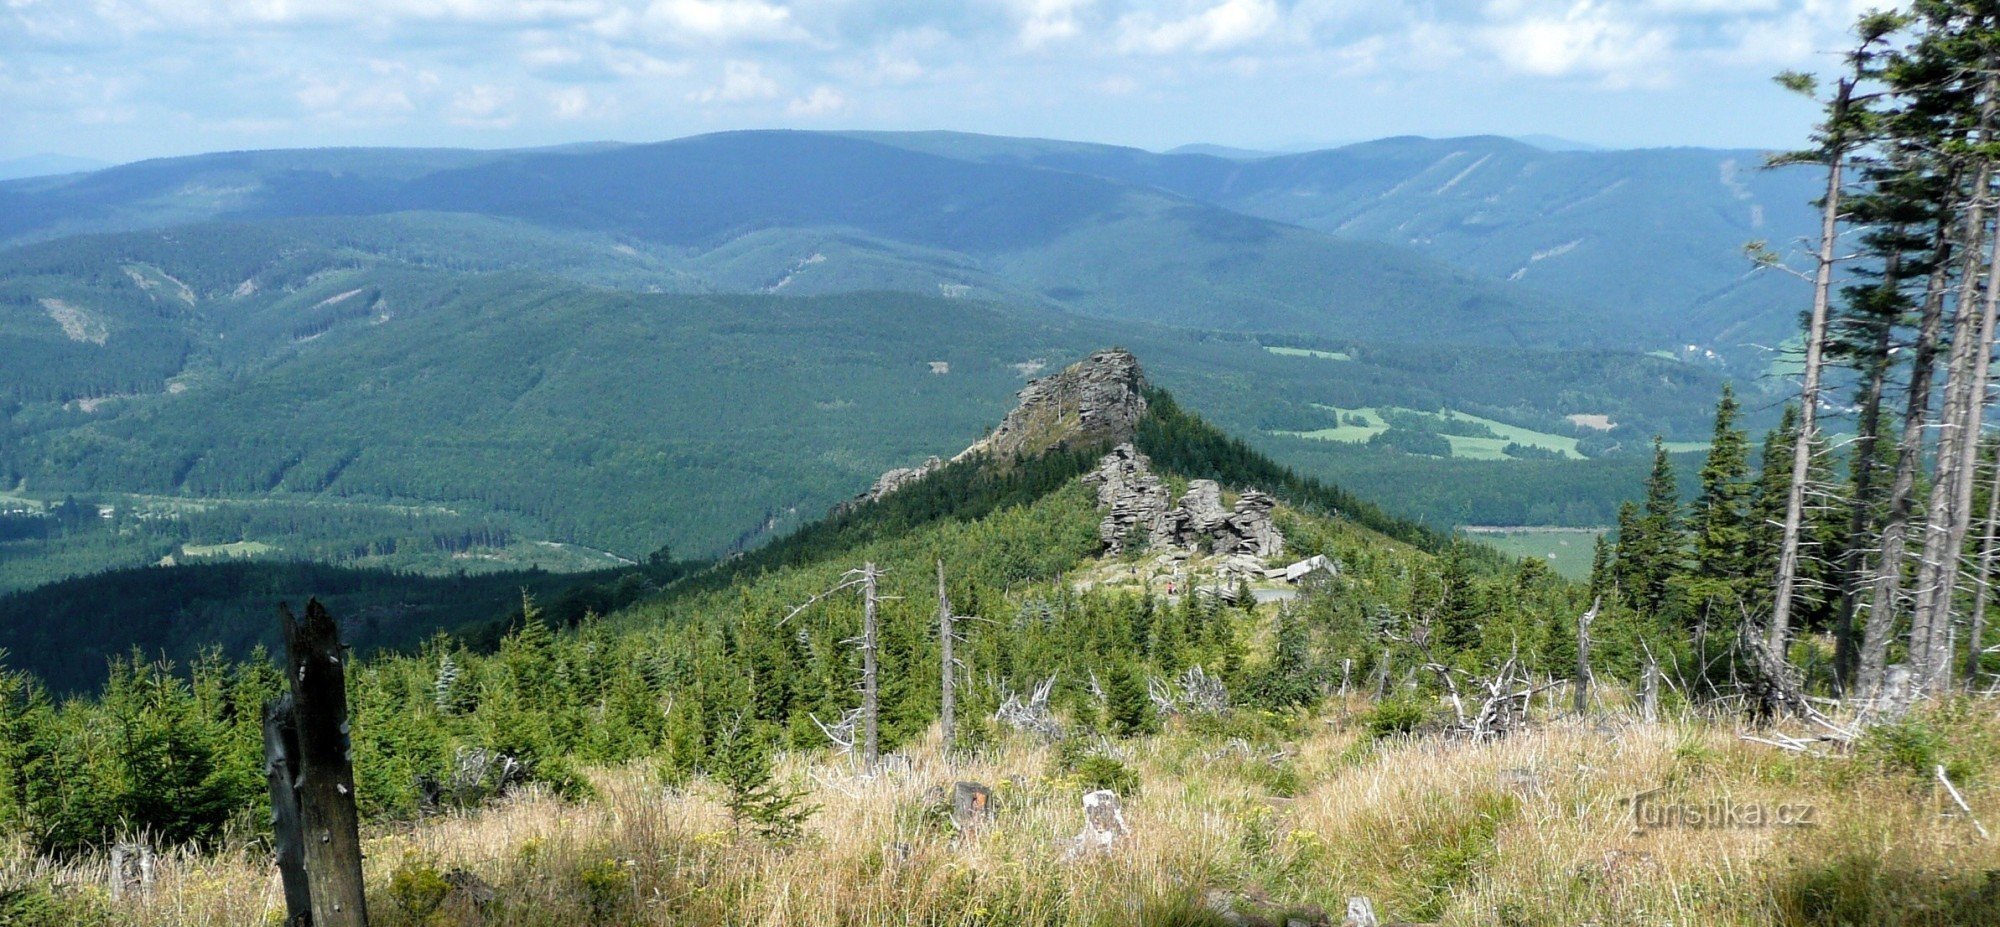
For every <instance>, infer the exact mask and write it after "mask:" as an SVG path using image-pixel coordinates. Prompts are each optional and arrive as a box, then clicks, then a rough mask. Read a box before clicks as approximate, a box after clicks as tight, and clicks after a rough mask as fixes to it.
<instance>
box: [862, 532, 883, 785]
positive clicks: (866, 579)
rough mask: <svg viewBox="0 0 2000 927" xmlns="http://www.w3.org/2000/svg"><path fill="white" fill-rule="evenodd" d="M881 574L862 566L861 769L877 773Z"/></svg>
mask: <svg viewBox="0 0 2000 927" xmlns="http://www.w3.org/2000/svg"><path fill="white" fill-rule="evenodd" d="M880 575H881V574H880V573H878V572H876V570H875V564H874V563H872V562H871V563H864V564H862V565H861V768H863V769H866V770H868V771H870V772H873V771H874V770H875V761H876V758H877V752H878V750H877V746H878V743H877V740H876V727H877V725H876V710H877V705H878V704H879V702H878V699H877V698H876V678H875V676H876V666H875V638H876V634H875V624H876V621H875V606H876V596H875V580H876V578H877V577H878V576H880Z"/></svg>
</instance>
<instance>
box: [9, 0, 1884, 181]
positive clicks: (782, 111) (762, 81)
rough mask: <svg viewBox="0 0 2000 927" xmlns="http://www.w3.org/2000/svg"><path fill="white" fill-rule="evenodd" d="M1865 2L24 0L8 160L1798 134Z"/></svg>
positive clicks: (13, 40) (15, 6) (1651, 142)
mask: <svg viewBox="0 0 2000 927" xmlns="http://www.w3.org/2000/svg"><path fill="white" fill-rule="evenodd" d="M1880 5H1882V2H1880V0H1878V2H1875V3H1869V2H1867V0H1860V2H1855V0H1156V2H1133V0H962V2H959V0H931V2H926V0H0V157H12V156H20V155H27V154H33V153H41V152H55V153H62V154H70V155H80V156H87V157H95V158H100V159H104V160H118V161H122V160H132V159H137V158H142V157H149V156H157V155H173V154H188V153H194V152H199V151H211V150H218V149H235V148H276V147H300V146H319V145H450V146H473V147H508V146H519V145H541V144H557V143H564V142H574V141H583V140H593V139H618V140H624V141H649V140H656V139H662V138H671V137H676V136H682V135H689V134H694V133H699V132H708V131H715V130H721V129H732V128H748V127H779V126H783V127H798V128H871V129H959V130H967V131H977V132H991V133H999V134H1009V135H1037V136H1047V137H1057V138H1074V139H1084V140H1090V141H1103V142H1114V143H1120V144H1130V145H1138V146H1142V147H1147V148H1154V149H1160V148H1169V147H1173V146H1175V145H1181V144H1186V143H1191V142H1213V143H1220V144H1227V145H1236V146H1244V147H1258V148H1292V147H1300V146H1306V145H1315V144H1328V143H1338V142H1342V141H1354V140H1360V139H1365V138H1375V137H1380V136H1385V135H1399V134H1419V135H1433V136H1442V135H1466V134H1476V133H1497V134H1509V135H1524V134H1533V133H1545V134H1550V135H1557V136H1564V137H1569V138H1575V139H1581V140H1584V141H1588V142H1593V143H1598V144H1604V145H1610V146H1618V147H1628V146H1660V145H1709V146H1742V147H1767V146H1783V145H1790V144H1795V143H1796V142H1797V141H1798V140H1799V139H1800V138H1802V137H1803V134H1804V133H1805V131H1806V130H1807V128H1808V127H1809V125H1810V124H1811V121H1812V117H1813V112H1812V108H1811V106H1810V104H1809V103H1808V102H1807V101H1804V100H1802V99H1799V98H1796V97H1792V96H1790V95H1788V94H1786V93H1785V92H1783V91H1781V90H1779V89H1778V88H1777V87H1775V86H1774V85H1772V84H1771V83H1770V80H1769V78H1770V75H1771V74H1772V73H1774V72H1776V71H1778V70H1780V69H1783V68H1806V69H1812V70H1824V69H1826V68H1828V67H1831V66H1832V65H1833V64H1834V63H1835V59H1836V57H1837V53H1838V50H1839V49H1840V48H1841V47H1842V45H1843V44H1844V40H1843V33H1844V30H1845V28H1846V26H1847V25H1848V24H1849V23H1851V22H1852V21H1853V18H1854V17H1855V15H1857V14H1858V13H1859V12H1861V11H1862V10H1863V9H1865V8H1867V7H1870V6H1880Z"/></svg>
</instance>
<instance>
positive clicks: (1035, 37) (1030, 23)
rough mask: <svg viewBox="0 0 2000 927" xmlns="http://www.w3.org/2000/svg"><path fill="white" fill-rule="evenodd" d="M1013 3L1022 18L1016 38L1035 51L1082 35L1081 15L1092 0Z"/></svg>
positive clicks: (1022, 0) (1020, 1)
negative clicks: (1079, 15) (1079, 16)
mask: <svg viewBox="0 0 2000 927" xmlns="http://www.w3.org/2000/svg"><path fill="white" fill-rule="evenodd" d="M1013 5H1014V7H1015V14H1016V16H1017V17H1018V18H1019V20H1020V30H1019V31H1018V32H1017V33H1016V34H1015V38H1016V40H1017V41H1019V42H1020V43H1021V47H1022V48H1026V49H1028V50H1030V51H1035V50H1039V49H1042V48H1045V47H1047V46H1049V45H1053V44H1056V43H1058V42H1064V41H1067V40H1069V39H1073V38H1076V37H1077V36H1078V35H1080V34H1082V32H1083V25H1082V22H1081V21H1080V20H1079V19H1078V14H1079V13H1081V12H1083V11H1084V10H1085V9H1086V8H1088V7H1089V6H1090V5H1091V0H1013Z"/></svg>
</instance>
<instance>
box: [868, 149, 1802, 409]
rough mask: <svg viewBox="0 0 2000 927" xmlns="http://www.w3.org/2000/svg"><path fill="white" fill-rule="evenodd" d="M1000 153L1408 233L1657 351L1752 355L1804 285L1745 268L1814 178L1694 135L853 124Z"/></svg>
mask: <svg viewBox="0 0 2000 927" xmlns="http://www.w3.org/2000/svg"><path fill="white" fill-rule="evenodd" d="M860 134H861V136H862V137H866V138H869V139H871V140H874V141H878V142H882V143H884V144H891V145H902V146H905V147H909V148H912V149H914V150H922V151H929V152H934V153H937V154H940V155H945V156H949V157H959V158H965V159H968V160H974V161H980V162H982V163H993V164H1017V165H1027V166H1034V167H1043V168H1050V169H1055V170H1065V171H1073V172H1077V173H1081V174H1088V175H1091V176H1099V177H1108V178H1114V179H1117V180H1121V181H1125V182H1128V183H1134V184H1140V185H1145V186H1150V187H1153V188H1157V189H1160V190H1165V191H1171V192H1173V193H1176V194H1179V195H1182V196H1187V197H1191V198H1194V199H1197V200H1200V201H1202V202H1206V203H1212V204H1215V205H1219V206H1224V207H1227V208H1229V209H1232V210H1235V211H1238V212H1242V213H1245V214H1248V215H1254V216H1262V217H1265V218H1269V219H1276V220H1279V221H1282V222H1287V223H1292V224H1296V225H1300V226H1304V227H1306V228H1312V229H1318V230H1321V231H1325V232H1330V233H1335V234H1338V235H1340V236H1343V237H1349V238H1361V239H1369V240H1373V241H1379V242H1386V243H1394V244H1398V245H1408V246H1413V247H1415V248H1417V249H1418V250H1421V251H1423V252H1424V253H1427V254H1429V255H1432V256H1435V257H1437V258H1440V259H1443V260H1445V261H1448V262H1450V263H1452V264H1454V265H1456V266H1459V267H1463V268H1466V269H1468V270H1472V271H1475V272H1477V273H1479V274H1481V275H1482V276H1485V277H1487V278H1489V279H1494V280H1502V281H1506V282H1508V283H1510V284H1514V285H1515V286H1516V288H1518V289H1527V290H1531V291H1540V292H1544V293H1548V294H1551V295H1553V296H1556V297H1558V298H1562V299H1567V300H1571V301H1575V302H1579V303H1582V304H1587V305H1590V306H1593V307H1596V308H1598V309H1599V310H1600V311H1602V312H1604V313H1606V314H1608V316H1610V317H1611V318H1612V319H1614V320H1615V322H1616V324H1618V325H1619V327H1620V330H1621V331H1625V332H1629V333H1631V335H1632V336H1634V337H1636V338H1637V339H1640V340H1641V341H1643V342H1645V343H1647V344H1651V345H1653V346H1656V347H1665V346H1670V345H1681V344H1686V343H1695V344H1698V345H1701V346H1704V347H1709V348H1713V349H1715V350H1717V351H1720V352H1724V353H1727V354H1731V355H1734V356H1735V357H1738V358H1743V359H1747V362H1748V363H1749V364H1750V369H1753V370H1754V369H1758V368H1760V367H1761V366H1762V364H1763V362H1764V361H1765V360H1766V359H1767V358H1766V357H1765V356H1764V352H1763V351H1761V350H1759V346H1766V347H1768V346H1775V345H1777V344H1780V343H1782V342H1783V341H1784V340H1785V338H1787V337H1789V336H1790V335H1791V334H1792V332H1793V330H1794V329H1795V328H1796V327H1797V325H1796V322H1797V319H1796V315H1797V312H1798V306H1799V303H1800V301H1801V298H1802V297H1803V295H1804V294H1803V293H1802V292H1801V291H1800V288H1799V287H1798V286H1797V285H1796V284H1795V283H1793V282H1792V281H1791V280H1790V279H1789V278H1787V277H1785V276H1784V275H1781V274H1753V273H1752V272H1751V266H1750V264H1749V262H1748V261H1747V260H1745V259H1744V258H1743V256H1742V247H1743V245H1744V244H1745V243H1746V242H1749V241H1751V240H1757V239H1761V240H1766V241H1769V242H1771V243H1772V244H1773V245H1774V246H1776V247H1779V248H1781V249H1782V248H1789V247H1792V246H1793V245H1794V243H1795V242H1796V241H1797V240H1799V239H1801V238H1804V237H1805V236H1808V235H1810V234H1811V233H1812V232H1813V230H1814V229H1815V228H1816V226H1815V224H1814V223H1815V222H1816V221H1817V220H1816V219H1815V218H1814V213H1813V211H1812V203H1813V201H1814V197H1815V196H1817V195H1818V191H1817V187H1818V185H1819V184H1820V181H1819V180H1817V179H1816V178H1815V177H1814V176H1813V175H1812V171H1811V170H1810V169H1808V168H1801V167H1791V168H1783V169H1778V170H1764V169H1762V164H1763V160H1764V154H1763V153H1762V152H1756V151H1730V150H1711V149H1697V148H1670V149H1647V150H1630V151H1549V150H1545V149H1542V148H1537V147H1534V146H1531V145H1527V144H1523V143H1520V142H1516V141H1512V140H1509V139H1504V138H1497V137H1472V138H1451V139H1427V138H1417V137H1406V138H1390V139H1382V140H1379V141H1373V142H1364V143H1361V144H1356V145H1349V146H1346V147H1342V148H1336V149H1331V150H1327V151H1315V152H1307V153H1303V154H1290V155H1271V156H1268V157H1261V158H1223V157H1216V156H1211V155H1204V154H1198V153H1168V154H1154V153H1152V152H1147V151H1142V150H1139V149H1135V148H1119V147H1115V146H1108V145H1090V144H1082V143H1075V142H1058V141H1046V140H1040V139H1014V138H1002V137H993V136H977V135H963V134H958V133H949V132H918V133H860Z"/></svg>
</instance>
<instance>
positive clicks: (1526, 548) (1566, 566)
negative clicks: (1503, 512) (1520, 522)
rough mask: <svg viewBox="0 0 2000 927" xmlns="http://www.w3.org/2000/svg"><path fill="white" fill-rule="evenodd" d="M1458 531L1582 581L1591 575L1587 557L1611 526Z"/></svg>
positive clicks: (1479, 528) (1471, 528)
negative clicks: (1540, 562)
mask: <svg viewBox="0 0 2000 927" xmlns="http://www.w3.org/2000/svg"><path fill="white" fill-rule="evenodd" d="M1459 530H1461V531H1464V532H1465V533H1466V534H1469V535H1472V536H1473V537H1475V538H1477V539H1479V540H1480V541H1482V542H1484V543H1486V544H1488V545H1490V546H1493V547H1497V548H1499V549H1500V550H1502V551H1505V552H1507V553H1509V554H1512V555H1514V556H1516V557H1528V558H1533V559H1536V560H1540V561H1542V562H1544V563H1546V564H1548V565H1549V568H1550V569H1553V570H1555V571H1556V572H1557V573H1558V574H1561V575H1562V576H1565V577H1568V578H1569V579H1573V580H1579V581H1581V580H1586V579H1589V578H1590V558H1591V554H1592V551H1593V549H1594V545H1595V544H1596V543H1597V538H1598V536H1600V535H1602V534H1604V533H1605V532H1607V531H1609V530H1610V529H1609V528H1553V527H1536V526H1510V527H1483V526H1481V527H1466V528H1461V529H1459Z"/></svg>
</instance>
